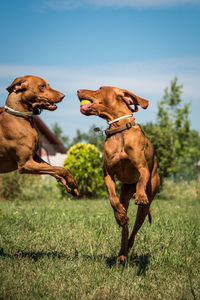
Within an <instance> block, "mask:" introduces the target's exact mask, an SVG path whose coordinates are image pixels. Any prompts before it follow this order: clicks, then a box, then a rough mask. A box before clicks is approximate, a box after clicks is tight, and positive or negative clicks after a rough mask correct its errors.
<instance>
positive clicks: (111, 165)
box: [103, 140, 139, 183]
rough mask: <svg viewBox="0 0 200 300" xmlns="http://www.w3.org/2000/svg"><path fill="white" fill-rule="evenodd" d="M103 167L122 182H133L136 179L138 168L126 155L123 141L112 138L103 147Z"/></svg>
mask: <svg viewBox="0 0 200 300" xmlns="http://www.w3.org/2000/svg"><path fill="white" fill-rule="evenodd" d="M103 164H104V167H105V168H106V170H107V171H108V173H110V174H111V175H116V176H117V178H118V179H119V180H120V181H121V182H124V183H133V182H137V180H138V176H139V173H138V170H137V168H136V166H135V165H134V163H133V161H132V160H131V158H130V157H129V155H128V151H127V146H126V145H125V143H122V142H121V143H119V142H116V143H115V140H113V142H112V143H111V142H109V143H107V144H105V147H104V161H103Z"/></svg>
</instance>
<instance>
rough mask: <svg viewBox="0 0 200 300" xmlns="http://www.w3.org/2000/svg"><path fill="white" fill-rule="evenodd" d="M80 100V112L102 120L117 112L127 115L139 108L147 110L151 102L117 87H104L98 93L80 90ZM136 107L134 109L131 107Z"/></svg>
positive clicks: (78, 92)
mask: <svg viewBox="0 0 200 300" xmlns="http://www.w3.org/2000/svg"><path fill="white" fill-rule="evenodd" d="M77 94H78V97H79V100H80V102H81V103H80V104H81V106H80V111H81V113H82V114H84V115H87V116H89V115H97V116H99V117H102V118H107V116H108V115H110V114H111V113H113V114H114V115H116V114H117V112H118V113H119V112H120V113H121V114H126V113H127V112H128V111H129V113H130V112H136V111H138V106H140V107H142V108H143V109H146V108H147V107H148V104H149V101H148V100H146V99H143V98H141V97H138V96H136V95H135V94H133V93H131V92H129V91H128V90H125V89H120V88H116V87H110V86H103V87H100V88H99V89H98V90H96V91H91V90H78V91H77ZM131 105H134V108H132V107H131Z"/></svg>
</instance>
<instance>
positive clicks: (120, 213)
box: [104, 172, 129, 227]
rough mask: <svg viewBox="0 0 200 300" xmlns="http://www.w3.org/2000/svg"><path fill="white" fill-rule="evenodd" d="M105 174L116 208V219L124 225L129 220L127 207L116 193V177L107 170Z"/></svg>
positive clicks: (111, 202)
mask: <svg viewBox="0 0 200 300" xmlns="http://www.w3.org/2000/svg"><path fill="white" fill-rule="evenodd" d="M104 174H105V175H104V181H105V184H106V187H107V190H108V195H109V200H110V204H111V206H112V208H113V210H114V215H115V219H116V221H117V223H118V224H119V225H120V226H122V227H123V226H125V225H127V224H128V220H129V219H128V217H127V215H126V209H125V208H124V206H123V205H122V204H121V203H120V201H119V198H118V197H117V195H116V191H115V181H114V178H113V177H111V176H110V175H109V174H108V173H106V172H104Z"/></svg>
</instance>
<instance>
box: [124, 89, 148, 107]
mask: <svg viewBox="0 0 200 300" xmlns="http://www.w3.org/2000/svg"><path fill="white" fill-rule="evenodd" d="M120 96H121V97H122V99H123V101H125V102H126V104H127V105H128V106H129V105H134V106H135V109H132V108H131V110H132V111H133V112H136V111H138V106H141V107H142V108H143V109H146V108H147V107H148V105H149V101H148V100H146V99H143V98H141V97H139V96H136V95H135V94H133V93H131V92H129V91H128V90H121V91H120Z"/></svg>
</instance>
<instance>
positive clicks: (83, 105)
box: [80, 99, 92, 115]
mask: <svg viewBox="0 0 200 300" xmlns="http://www.w3.org/2000/svg"><path fill="white" fill-rule="evenodd" d="M91 105H92V101H91V100H89V99H82V100H81V102H80V111H81V113H82V114H84V115H87V114H88V112H89V110H90V107H91Z"/></svg>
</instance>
